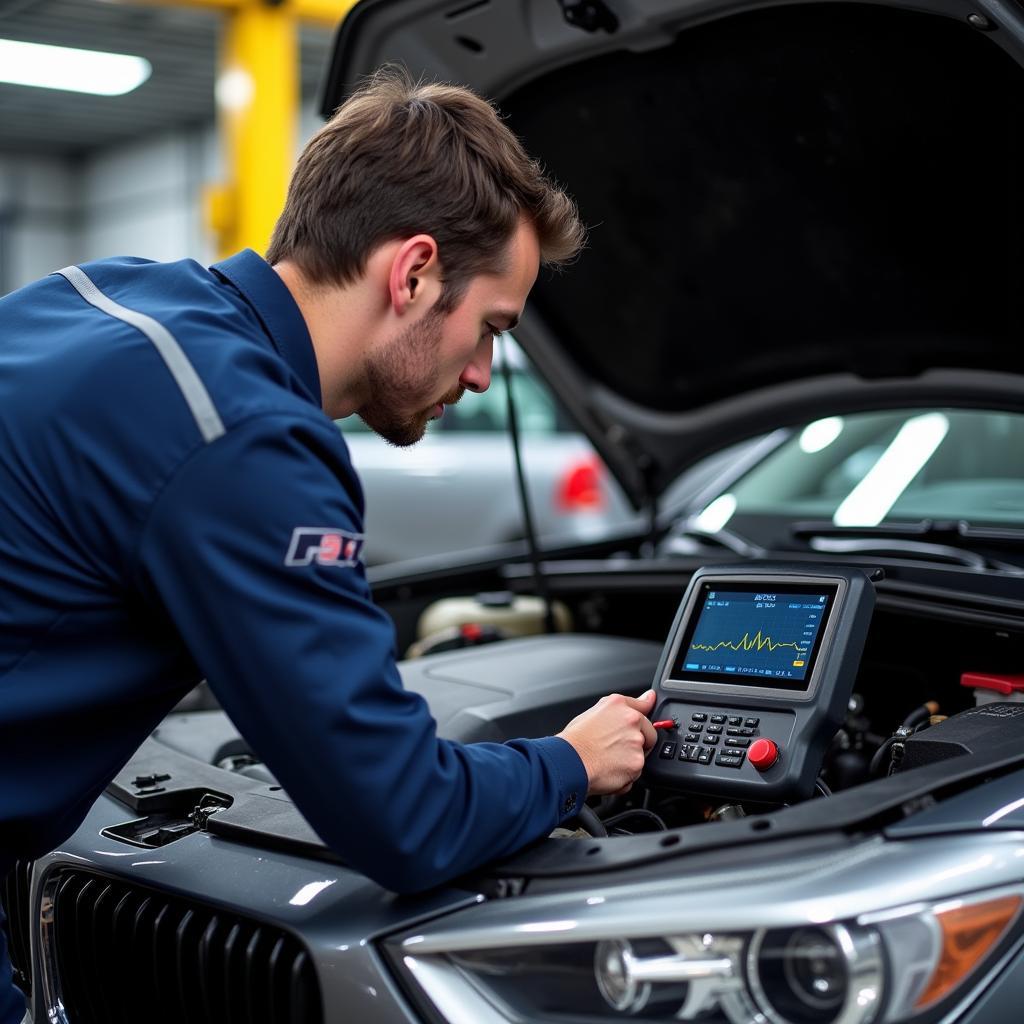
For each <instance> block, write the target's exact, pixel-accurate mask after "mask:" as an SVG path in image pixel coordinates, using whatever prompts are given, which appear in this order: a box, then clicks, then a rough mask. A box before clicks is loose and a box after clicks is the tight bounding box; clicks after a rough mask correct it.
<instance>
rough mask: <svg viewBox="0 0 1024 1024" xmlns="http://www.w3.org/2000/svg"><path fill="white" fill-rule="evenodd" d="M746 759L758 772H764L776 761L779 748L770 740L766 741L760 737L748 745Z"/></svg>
mask: <svg viewBox="0 0 1024 1024" xmlns="http://www.w3.org/2000/svg"><path fill="white" fill-rule="evenodd" d="M747 757H748V758H749V760H750V763H751V764H752V765H753V766H754V767H755V768H756V769H757V770H758V771H759V772H765V771H767V770H768V769H769V768H771V766H772V765H773V764H775V762H776V761H778V759H779V748H778V746H777V745H776V744H775V743H774V742H773V741H772V740H766V739H764V737H762V738H761V739H759V740H754V742H753V743H751V744H750V750H748V751H747Z"/></svg>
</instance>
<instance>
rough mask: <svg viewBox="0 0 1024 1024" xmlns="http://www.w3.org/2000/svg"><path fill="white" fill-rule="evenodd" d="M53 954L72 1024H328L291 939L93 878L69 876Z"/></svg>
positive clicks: (58, 906) (61, 890)
mask: <svg viewBox="0 0 1024 1024" xmlns="http://www.w3.org/2000/svg"><path fill="white" fill-rule="evenodd" d="M53 891H54V896H53V942H52V949H53V955H54V958H55V960H56V964H55V966H56V975H57V981H58V986H59V990H60V993H59V994H60V997H61V1000H62V1002H63V1005H64V1009H65V1012H66V1013H67V1018H68V1020H69V1021H70V1022H71V1024H137V1022H138V1021H139V1020H140V1019H143V1018H144V1019H145V1020H146V1021H147V1024H182V1022H186V1021H187V1022H188V1024H321V1021H322V1020H323V1011H322V1009H321V1002H320V988H319V985H318V983H317V978H316V972H315V970H314V969H313V964H312V961H311V960H310V956H309V954H308V953H307V952H306V950H305V949H304V948H303V946H302V944H301V943H300V942H299V941H298V939H296V938H295V937H294V936H292V935H291V934H289V933H287V932H284V931H281V930H280V929H279V928H275V927H273V926H271V925H267V924H264V923H262V922H259V921H254V920H251V919H249V918H245V917H241V916H239V915H237V914H233V913H230V912H227V911H223V910H220V909H218V908H216V907H211V906H208V905H206V904H203V903H199V902H194V901H191V900H186V899H181V898H177V897H170V896H167V895H165V894H164V893H161V892H158V891H156V890H153V889H148V888H144V887H142V886H136V885H128V884H125V883H124V882H119V881H115V880H112V879H110V878H107V877H104V876H102V875H98V874H93V873H92V872H86V871H78V870H70V871H63V872H61V874H60V876H59V878H58V880H57V882H56V886H55V889H54V890H53Z"/></svg>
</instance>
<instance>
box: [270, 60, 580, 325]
mask: <svg viewBox="0 0 1024 1024" xmlns="http://www.w3.org/2000/svg"><path fill="white" fill-rule="evenodd" d="M524 216H525V217H527V218H529V220H531V221H532V223H533V225H534V227H535V229H536V231H537V236H538V239H539V241H540V253H541V260H542V261H543V262H544V264H545V265H548V266H551V265H556V266H557V265H561V264H564V263H566V262H567V261H569V260H571V259H572V258H573V257H574V256H575V255H576V254H577V253H578V252H579V250H580V248H581V246H582V244H583V239H584V228H583V225H582V224H581V222H580V219H579V215H578V213H577V211H576V206H575V204H574V203H573V201H572V199H570V198H569V196H567V195H566V194H565V193H564V192H563V191H562V190H561V189H559V188H558V187H557V186H556V185H555V184H554V183H553V182H552V181H550V180H549V179H548V178H547V177H546V176H545V175H544V173H543V171H542V170H541V167H540V165H539V164H538V163H537V161H535V160H532V159H531V158H530V157H529V156H528V155H527V154H526V151H525V150H524V149H523V147H522V145H521V143H520V142H519V140H518V139H517V138H516V137H515V135H513V134H512V132H511V131H509V129H508V128H507V127H506V126H505V125H504V124H503V123H502V121H501V118H500V116H499V115H498V112H497V111H496V110H495V109H494V107H493V106H491V104H490V103H488V102H487V101H486V100H483V99H481V98H480V97H479V96H477V95H476V94H475V93H473V92H471V91H470V90H469V89H465V88H462V87H461V86H456V85H446V84H442V83H436V82H414V81H413V80H412V79H411V78H410V77H409V75H408V74H407V73H406V72H405V71H404V70H403V69H400V68H396V67H393V66H387V67H384V68H382V69H380V70H379V71H377V72H376V73H375V74H374V75H372V76H371V77H370V78H369V79H368V80H367V81H366V82H365V84H364V85H363V86H362V87H361V88H360V89H359V90H358V91H357V92H356V93H354V94H353V95H352V96H351V97H350V98H349V99H348V100H347V101H346V102H345V103H344V104H343V105H342V106H341V107H339V108H338V111H337V112H336V113H335V115H334V116H333V117H332V118H331V120H330V121H328V122H327V124H326V125H325V126H324V127H323V128H322V129H321V130H320V131H319V132H317V134H316V135H314V136H313V138H312V139H311V140H310V142H309V144H308V145H307V146H306V148H305V150H304V151H303V153H302V155H301V156H300V157H299V161H298V164H297V166H296V168H295V173H294V174H293V176H292V180H291V184H290V186H289V188H288V199H287V202H286V203H285V208H284V211H283V212H282V214H281V217H280V219H279V220H278V222H277V226H276V227H275V228H274V235H273V238H272V239H271V241H270V248H269V249H268V250H267V260H268V261H269V262H270V263H279V262H281V261H282V260H290V261H292V262H294V263H295V264H296V265H297V266H298V267H299V269H300V270H301V271H302V272H303V274H304V275H305V276H306V277H307V278H308V279H309V280H310V281H311V282H312V283H315V284H328V283H330V284H347V283H350V282H352V281H354V280H356V279H357V278H358V277H359V276H360V275H361V274H362V273H363V270H364V269H365V267H366V261H367V259H368V257H369V255H370V253H371V252H372V251H373V250H374V249H375V248H376V247H377V246H379V245H381V244H383V243H384V242H388V241H391V240H392V239H395V238H405V237H410V236H412V235H416V234H420V233H425V234H429V235H431V236H432V237H433V238H434V239H435V240H436V242H437V245H438V255H439V258H440V262H441V269H442V272H443V274H444V288H443V291H442V295H441V298H440V301H439V303H438V305H439V306H440V308H441V309H442V310H443V311H447V310H450V309H451V308H452V307H454V306H455V305H456V303H457V302H458V300H459V298H460V297H461V295H462V293H463V291H464V290H465V288H466V286H467V285H468V284H469V281H470V280H471V279H472V278H473V277H475V276H476V275H477V274H481V273H487V272H495V271H498V270H500V269H501V264H502V257H503V255H504V253H505V248H506V246H507V244H508V242H509V240H510V239H511V237H512V235H513V233H514V231H515V228H516V225H517V223H518V221H519V218H520V217H524Z"/></svg>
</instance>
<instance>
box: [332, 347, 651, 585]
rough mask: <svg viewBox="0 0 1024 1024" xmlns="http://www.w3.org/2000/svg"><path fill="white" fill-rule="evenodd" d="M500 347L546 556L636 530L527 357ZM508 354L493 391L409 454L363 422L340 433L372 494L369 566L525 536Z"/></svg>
mask: <svg viewBox="0 0 1024 1024" xmlns="http://www.w3.org/2000/svg"><path fill="white" fill-rule="evenodd" d="M504 341H505V345H504V349H505V351H506V352H508V353H509V356H508V359H509V364H510V368H511V370H512V381H513V383H512V389H513V390H512V394H513V400H514V401H515V403H516V409H517V411H518V413H517V421H518V424H519V430H520V433H521V435H522V456H523V466H524V470H525V474H526V479H527V486H528V491H529V495H530V503H531V509H532V512H533V517H534V522H535V525H536V529H537V535H538V537H539V538H540V539H541V540H543V541H544V542H545V543H546V544H550V543H551V542H563V541H564V542H566V543H579V542H581V541H588V540H598V539H600V538H602V537H605V536H607V535H608V534H609V533H610V532H611V531H612V530H613V529H614V528H615V527H619V526H623V525H625V524H627V523H630V522H635V521H637V514H636V513H635V512H633V511H632V509H631V508H630V506H629V503H628V502H627V500H626V498H625V496H624V495H623V493H622V490H621V488H620V487H619V485H618V484H617V483H616V482H615V480H614V479H613V478H612V477H611V475H610V474H609V473H608V471H607V470H606V468H605V466H604V463H603V462H602V461H601V458H600V456H598V454H597V453H596V452H595V451H594V448H593V446H592V445H591V444H590V442H589V441H588V440H587V439H586V437H584V436H583V435H582V434H581V433H579V432H578V431H577V429H576V427H575V426H574V424H573V423H572V422H571V420H570V419H569V417H568V415H567V414H566V412H565V411H564V409H562V407H561V406H560V405H559V404H558V402H557V401H556V400H555V397H554V395H552V394H551V392H550V391H549V390H548V388H547V387H546V385H545V384H544V383H543V382H542V381H541V380H540V379H539V378H538V377H537V376H536V375H535V374H534V373H533V371H532V369H531V368H530V365H529V363H528V361H527V359H526V357H525V356H524V355H523V354H522V352H521V350H520V349H519V348H518V347H516V346H515V343H514V342H512V343H509V339H507V338H506V339H504ZM501 349H502V346H500V345H499V346H498V348H497V351H496V353H495V360H494V369H493V373H492V376H491V386H490V388H488V390H487V391H485V392H484V393H483V394H479V395H475V394H471V393H469V392H467V393H466V394H465V396H464V397H463V399H462V401H461V402H459V403H458V405H453V406H448V407H447V408H446V409H445V413H444V416H443V417H442V418H441V419H440V420H435V421H434V422H433V423H431V424H430V426H429V427H428V429H427V433H426V436H425V437H424V438H423V440H422V441H420V442H419V443H418V444H416V445H413V446H412V447H410V448H396V447H395V446H394V445H390V444H388V443H387V442H386V441H384V440H383V439H382V438H380V437H378V436H377V435H376V434H374V433H372V432H371V431H370V429H369V428H368V427H367V426H365V424H364V423H363V422H362V420H360V419H359V418H358V417H357V416H351V417H349V418H348V419H345V420H341V421H339V426H340V428H341V431H342V433H343V434H344V436H345V440H346V441H347V442H348V446H349V449H350V451H351V453H352V461H353V463H354V464H355V467H356V470H357V471H358V473H359V476H360V479H361V480H362V482H363V489H364V491H365V493H366V548H365V557H366V561H367V562H368V563H369V564H371V565H377V564H381V563H383V562H397V561H404V560H406V559H411V558H419V557H422V556H427V555H437V554H450V553H453V552H465V551H472V550H473V549H476V548H484V547H489V546H490V545H493V544H501V543H504V542H508V541H514V540H519V539H521V538H522V537H523V536H524V533H525V531H524V528H523V513H522V505H521V502H520V498H519V491H518V487H517V483H516V469H515V460H514V457H513V452H512V443H511V441H510V439H509V431H508V412H507V406H506V402H507V392H506V386H505V376H504V372H503V369H502V358H501Z"/></svg>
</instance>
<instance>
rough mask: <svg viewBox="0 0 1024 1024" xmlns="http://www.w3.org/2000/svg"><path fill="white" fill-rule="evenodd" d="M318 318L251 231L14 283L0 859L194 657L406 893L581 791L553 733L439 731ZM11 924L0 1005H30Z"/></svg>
mask: <svg viewBox="0 0 1024 1024" xmlns="http://www.w3.org/2000/svg"><path fill="white" fill-rule="evenodd" d="M362 531H363V499H362V492H361V489H360V485H359V481H358V478H357V476H356V473H355V470H354V469H353V467H352V463H351V461H350V460H349V453H348V449H347V446H346V445H345V442H344V440H343V438H342V436H341V434H340V432H339V430H338V428H337V427H336V426H335V424H334V423H332V421H331V420H330V419H329V418H328V417H327V416H325V415H324V413H323V411H322V410H321V408H320V382H319V378H318V374H317V364H316V361H315V358H314V353H313V346H312V342H311V340H310V337H309V333H308V331H307V328H306V325H305V322H304V320H303V318H302V315H301V313H300V311H299V308H298V306H297V305H296V303H295V301H294V300H293V299H292V296H291V293H290V292H289V291H288V289H287V288H286V287H285V285H284V284H283V282H282V281H281V279H280V277H279V276H278V275H277V274H276V273H275V272H274V271H273V270H272V269H271V268H270V267H269V266H268V265H267V263H266V262H264V260H263V259H261V258H260V257H259V256H258V255H256V254H255V253H253V252H251V251H245V252H242V253H239V254H238V255H236V256H233V257H232V258H231V259H229V260H226V261H225V262H223V263H220V264H217V265H215V266H214V267H212V268H210V269H206V268H204V267H202V266H200V265H199V264H197V263H195V262H193V261H189V260H186V261H182V262H178V263H170V264H160V263H152V262H148V261H144V260H138V259H110V260H102V261H98V262H95V263H90V264H85V265H83V266H82V267H81V268H68V269H67V270H66V271H61V272H60V273H58V274H53V275H51V276H49V277H47V278H44V279H43V280H41V281H38V282H36V283H35V284H32V285H29V286H28V287H26V288H23V289H21V290H20V291H17V292H14V293H13V294H11V295H9V296H7V297H6V298H4V299H2V300H0V874H2V873H3V872H4V871H6V870H7V869H8V868H9V867H10V865H11V863H12V862H13V861H14V860H15V859H16V858H32V857H37V856H39V855H41V854H42V853H43V852H45V851H47V850H49V849H51V848H52V847H54V846H56V845H57V844H58V843H60V842H62V841H63V840H64V839H65V838H66V837H67V836H68V835H70V833H71V832H72V831H74V829H75V828H76V827H77V826H78V824H79V823H80V822H81V821H82V819H83V817H84V816H85V814H86V811H87V810H88V808H89V806H90V804H91V803H92V802H93V801H94V800H95V799H96V797H97V796H98V795H99V794H100V793H101V792H102V790H103V789H104V787H105V786H106V785H107V784H108V783H109V782H110V780H111V779H112V777H113V776H114V775H115V774H116V773H117V771H118V770H119V769H120V768H121V766H122V765H123V764H124V763H125V761H126V760H127V759H128V758H129V757H130V756H131V754H132V753H133V752H134V751H135V749H136V748H137V747H138V746H139V744H140V743H141V742H142V741H143V740H144V739H145V737H146V736H147V734H148V733H149V732H150V731H151V730H152V729H153V728H155V727H156V725H157V724H158V723H159V722H160V720H161V718H162V717H163V716H164V715H165V714H167V712H168V711H169V710H170V709H171V708H172V707H173V706H174V704H175V703H176V702H177V701H178V700H179V699H180V698H181V697H182V696H183V695H184V694H185V693H186V692H187V691H188V690H189V689H190V688H191V687H193V686H194V685H195V684H196V683H197V682H198V681H199V680H200V679H202V678H205V679H207V680H208V681H209V684H210V686H211V688H212V689H213V691H214V693H215V694H216V696H217V698H218V699H219V701H220V702H221V704H222V706H223V707H224V709H225V710H226V711H227V713H228V714H229V715H230V717H231V718H232V720H233V721H234V722H235V724H236V725H237V727H238V728H239V730H240V731H241V732H242V734H243V735H244V736H245V737H246V739H247V740H248V741H249V743H250V744H251V745H252V747H253V748H254V750H255V751H256V752H257V753H258V755H259V756H260V757H261V758H262V759H263V760H264V761H265V762H266V763H267V765H268V766H269V767H270V769H271V770H272V771H273V772H274V774H275V775H276V776H277V777H278V779H279V780H280V782H281V784H282V785H283V786H284V787H285V789H286V790H287V792H288V793H289V794H290V795H291V797H292V798H293V799H294V801H295V803H296V804H297V806H298V808H299V809H300V810H301V811H302V813H303V814H304V815H305V817H306V818H307V819H308V821H309V822H310V824H311V825H312V826H313V827H314V828H315V829H316V831H317V832H318V833H319V835H320V836H321V837H322V839H323V840H324V841H325V842H326V843H327V844H328V845H329V846H330V847H332V848H333V849H334V850H336V851H337V852H338V853H339V854H340V855H341V856H342V857H343V858H344V859H345V860H346V861H347V862H348V863H350V864H351V865H352V866H353V867H355V868H357V869H358V870H360V871H363V872H365V873H366V874H367V875H369V876H370V877H371V878H373V879H375V880H376V881H378V882H380V883H381V884H382V885H384V886H387V887H389V888H392V889H394V890H398V891H414V890H419V889H424V888H427V887H429V886H432V885H435V884H437V883H439V882H442V881H444V880H446V879H449V878H451V877H453V876H456V875H458V874H460V873H462V872H465V871H467V870H469V869H471V868H473V867H475V866H477V865H479V864H481V863H483V862H485V861H487V860H489V859H491V858H494V857H498V856H501V855H503V854H508V853H510V852H512V851H513V850H515V849H517V848H518V847H520V846H522V845H523V844H524V843H526V842H528V841H530V840H533V839H536V838H537V837H538V836H540V835H543V834H544V833H545V832H546V831H548V830H550V829H551V828H553V827H554V826H555V825H557V824H558V822H559V821H560V820H563V819H565V818H566V817H569V816H571V815H572V814H573V813H574V812H575V811H576V810H577V809H578V804H579V802H580V801H581V800H582V798H583V797H584V796H585V795H586V789H587V777H586V772H585V770H584V768H583V765H582V762H581V761H580V759H579V757H578V755H577V754H576V752H575V750H573V748H572V747H571V746H570V745H569V744H568V743H566V742H565V741H564V740H561V739H558V738H547V739H539V740H516V741H513V742H510V743H505V744H498V743H477V744H470V745H461V744H458V743H452V742H448V741H445V740H441V739H438V738H437V735H436V731H435V723H434V720H433V718H432V717H431V715H430V711H429V709H428V708H427V706H426V704H425V703H424V701H423V700H422V698H421V697H419V696H418V695H416V694H413V693H410V692H408V691H407V690H405V689H404V688H403V687H402V684H401V680H400V678H399V675H398V672H397V670H396V668H395V659H394V632H393V627H392V623H391V621H390V619H389V618H388V617H387V616H386V615H385V614H384V613H383V612H382V611H381V610H380V609H379V608H377V607H376V606H375V605H374V603H373V600H372V598H371V595H370V588H369V586H368V584H367V581H366V576H365V573H364V571H363V567H362V564H361V561H360V558H359V554H360V548H361V543H362ZM22 1012H23V1007H22V1001H21V996H20V994H19V993H17V991H16V990H15V989H14V988H13V987H12V984H11V974H10V967H9V964H8V963H7V958H6V955H5V954H4V951H3V943H2V937H0V1024H17V1021H19V1020H20V1017H21V1014H22Z"/></svg>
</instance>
